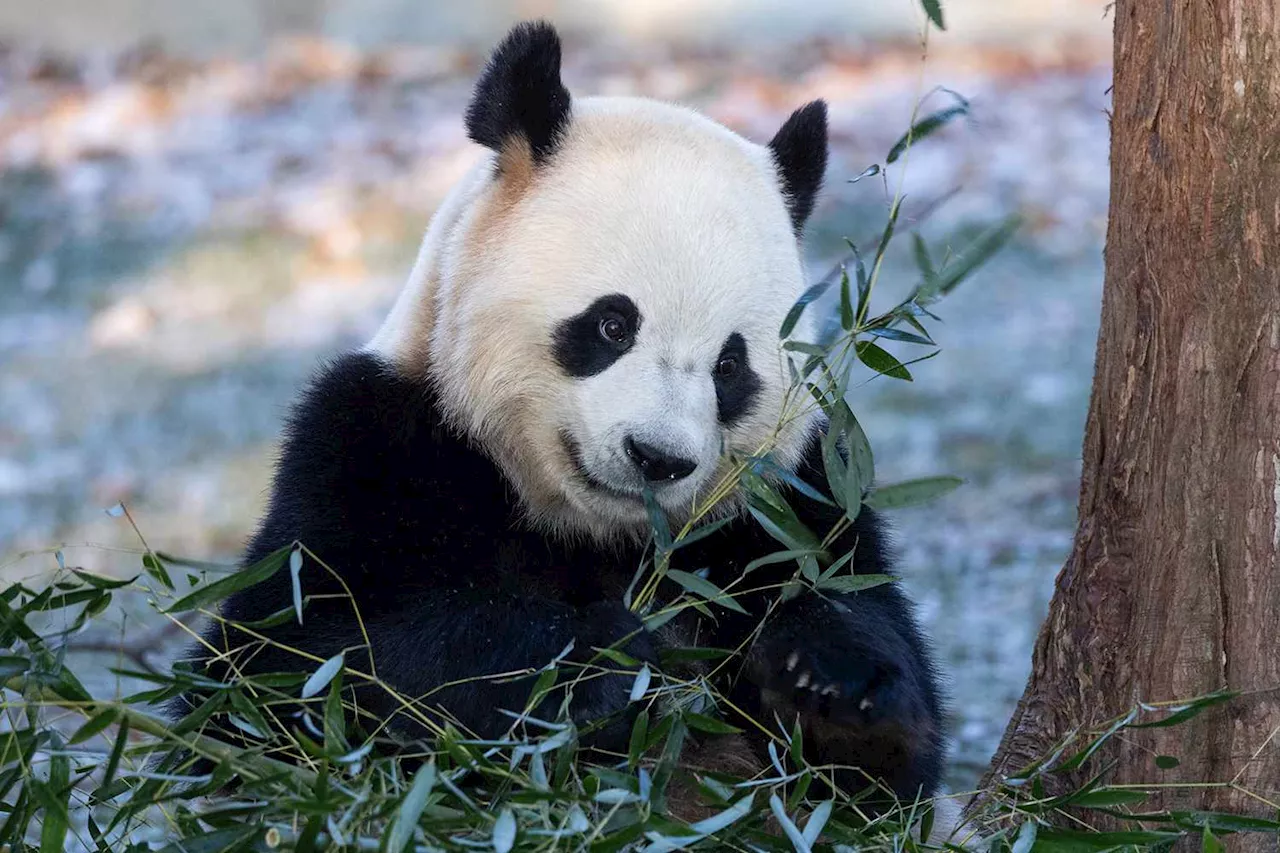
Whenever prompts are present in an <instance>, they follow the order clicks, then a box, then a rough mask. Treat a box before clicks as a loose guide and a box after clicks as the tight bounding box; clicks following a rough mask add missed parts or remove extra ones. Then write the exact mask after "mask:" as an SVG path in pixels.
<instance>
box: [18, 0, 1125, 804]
mask: <svg viewBox="0 0 1280 853" xmlns="http://www.w3.org/2000/svg"><path fill="white" fill-rule="evenodd" d="M944 11H945V14H946V18H947V22H948V31H947V32H946V33H938V32H937V31H933V32H931V33H930V34H929V35H928V44H927V50H926V48H925V46H924V44H923V41H922V39H923V35H922V34H923V23H924V16H923V14H922V12H921V10H920V8H919V5H918V3H917V0H809V2H806V3H803V4H802V3H795V2H790V0H774V1H771V0H678V2H677V0H649V2H644V0H630V2H625V0H563V2H560V1H559V0H508V1H507V2H499V0H472V2H468V3H452V2H442V0H183V2H175V0H39V2H36V0H15V2H6V3H2V4H0V582H3V583H8V582H12V581H14V580H19V579H28V580H34V581H36V582H39V579H40V578H44V579H47V578H48V577H49V576H50V574H51V573H52V572H53V571H54V570H56V568H57V565H58V564H57V561H56V559H55V553H54V552H55V550H56V549H58V548H61V549H62V551H63V553H64V554H65V559H66V562H67V563H69V564H71V565H78V566H84V567H86V568H89V569H91V570H93V571H99V572H107V573H111V574H115V575H132V574H134V573H136V572H137V570H138V554H139V553H140V547H141V546H140V542H139V538H138V535H137V534H136V533H135V532H134V530H133V529H132V527H131V525H130V524H129V519H127V518H122V517H112V516H110V515H108V514H107V513H104V511H103V510H104V508H107V507H110V506H112V505H114V504H116V503H117V502H120V501H123V502H124V503H125V504H126V505H127V506H128V508H129V511H130V514H131V517H132V519H133V520H134V521H136V523H137V525H138V527H139V529H140V530H141V532H142V534H143V535H144V536H145V537H146V538H147V541H148V542H149V543H150V545H151V546H152V547H154V548H157V549H161V550H165V551H168V552H170V553H176V554H181V555H184V556H188V557H193V558H198V559H212V560H233V559H234V558H235V556H236V554H237V552H238V550H239V548H240V546H241V543H242V542H243V540H244V538H245V537H246V536H247V534H248V533H249V532H250V530H251V528H252V525H253V522H254V519H255V517H256V516H257V514H258V513H259V511H260V509H261V507H262V503H263V498H264V489H265V487H266V484H267V478H268V475H269V472H270V463H271V459H272V454H273V451H274V447H275V441H276V436H277V430H278V428H279V423H280V417H281V415H282V413H283V411H284V408H285V406H286V405H287V404H288V402H289V400H290V398H291V396H292V395H293V393H294V391H295V390H296V388H297V386H298V385H299V383H300V382H302V381H303V380H304V379H305V377H306V376H307V374H308V373H309V372H310V371H311V370H312V368H313V367H314V365H315V363H316V361H317V359H319V358H321V357H323V356H325V355H328V354H331V353H335V352H337V351H338V350H340V349H342V348H344V347H348V346H351V345H353V344H358V343H361V342H362V341H363V340H364V339H365V338H366V337H367V336H368V335H369V334H370V333H371V332H372V330H373V329H374V328H375V327H376V326H377V324H378V323H379V321H380V320H381V318H382V315H383V313H384V312H385V311H386V310H387V308H388V306H389V305H390V302H391V301H392V299H393V298H394V296H395V294H396V292H397V289H398V287H399V286H400V284H401V282H402V281H403V279H404V277H405V276H406V275H407V272H408V269H409V266H410V263H411V261H412V258H413V255H414V252H415V250H416V248H417V241H418V238H419V236H420V234H421V232H422V230H423V229H424V228H425V226H426V223H427V220H428V217H429V216H430V214H431V212H432V211H433V209H434V207H435V206H436V204H437V203H438V202H439V201H440V199H441V198H442V196H443V195H444V193H445V192H446V191H447V190H448V188H449V187H450V185H451V183H452V182H453V181H454V180H455V179H456V178H457V177H458V176H460V175H461V173H462V172H463V171H464V170H465V169H466V167H467V166H468V165H469V164H470V163H471V162H472V161H473V159H474V158H475V157H476V156H477V154H478V149H477V148H476V147H475V146H473V145H471V144H470V143H468V141H467V140H466V138H465V134H464V131H463V127H462V120H461V113H462V109H463V107H464V105H465V103H466V101H467V98H468V95H469V92H470V87H471V85H472V83H473V81H474V78H475V75H476V73H477V71H478V69H479V67H480V65H481V63H482V62H483V59H484V55H485V52H486V50H487V49H488V48H489V47H491V46H492V44H493V43H494V41H495V40H496V39H498V38H499V37H500V36H501V35H502V33H503V32H504V31H505V30H506V29H507V27H509V26H510V25H511V24H512V23H513V22H515V21H517V20H520V19H523V18H527V17H533V16H547V17H550V18H552V19H553V20H554V21H555V22H556V23H557V24H558V25H559V26H560V27H561V30H562V33H563V34H564V35H565V36H566V49H565V70H564V76H565V78H566V82H567V83H568V85H569V87H570V89H571V90H572V91H574V92H575V93H578V94H586V93H610V94H623V93H625V94H640V95H648V96H653V97H659V98H665V99H671V100H679V101H683V102H686V103H689V104H692V105H694V106H696V107H698V108H700V109H702V110H704V111H705V112H707V113H708V114H710V115H711V116H713V117H714V118H716V119H718V120H720V121H722V122H724V123H726V124H728V125H729V126H730V127H733V128H734V129H736V130H738V131H740V132H742V133H744V134H746V135H748V136H750V137H752V138H755V139H757V140H759V141H762V142H763V141H766V140H767V139H768V138H769V137H770V136H771V135H772V134H773V132H774V131H775V130H776V129H777V128H778V127H779V126H780V125H781V123H782V121H783V120H784V119H785V117H786V116H787V115H788V114H789V113H790V111H791V110H792V109H794V108H795V107H796V106H798V105H800V104H801V103H803V102H805V101H807V100H810V99H812V98H817V97H822V98H826V99H827V101H828V102H829V103H830V107H831V122H832V160H831V167H830V171H829V173H828V181H827V191H826V193H825V198H824V201H823V203H822V205H821V207H820V208H819V210H818V212H817V214H816V216H815V218H814V220H813V221H812V225H811V228H810V235H809V238H808V241H807V248H808V253H809V259H810V262H811V264H812V270H813V274H814V278H815V279H816V278H817V277H818V276H820V275H821V274H823V273H824V272H825V271H826V270H827V268H829V266H830V264H831V262H832V261H833V259H836V258H838V257H839V255H840V254H841V249H842V247H843V243H842V239H843V238H844V237H849V238H851V239H853V240H854V241H856V242H857V243H858V244H859V245H860V246H862V247H867V248H874V244H875V240H876V236H877V235H878V233H879V231H880V229H881V228H882V227H883V223H884V218H885V215H886V212H887V207H888V200H889V199H890V198H891V197H892V193H893V192H894V190H895V189H896V188H897V186H898V181H899V180H902V181H903V186H904V188H905V191H906V193H907V200H906V203H905V205H904V208H903V210H904V214H903V220H904V222H905V223H907V224H909V225H911V226H912V227H915V228H918V229H919V231H920V232H921V233H922V234H923V235H924V236H925V237H926V239H927V240H928V241H929V243H930V245H931V246H932V247H933V249H934V254H935V256H941V255H942V254H943V253H944V252H945V249H946V247H947V246H948V245H956V246H958V245H961V244H962V243H963V242H964V239H965V235H972V234H973V233H976V232H977V231H978V230H980V229H982V228H984V227H988V226H990V225H993V224H994V223H995V222H997V221H998V220H1000V219H1001V218H1002V217H1004V216H1006V215H1008V214H1010V213H1020V214H1022V215H1023V216H1024V217H1025V219H1026V223H1027V224H1026V226H1025V227H1024V229H1023V231H1022V232H1021V233H1020V235H1019V237H1018V238H1017V239H1016V240H1015V242H1014V243H1013V245H1012V246H1011V247H1010V248H1009V249H1007V250H1006V251H1005V252H1003V253H1002V254H1000V255H999V256H997V258H996V260H995V261H993V262H992V263H991V265H990V266H988V267H986V268H985V269H983V270H981V271H980V272H979V274H978V275H977V276H976V277H975V278H973V279H972V280H971V281H969V282H967V283H966V284H965V285H964V286H963V287H962V288H961V289H960V290H959V291H957V292H956V293H955V295H954V296H953V297H951V298H949V299H948V300H947V301H946V302H944V303H942V304H941V305H940V306H938V311H939V313H940V315H941V316H942V318H943V320H944V321H945V323H943V324H941V325H939V326H938V327H937V328H936V329H934V330H933V331H934V332H935V336H936V337H937V339H938V341H939V342H940V344H941V345H942V346H943V349H944V351H943V353H942V354H941V356H940V357H938V358H936V359H934V360H931V361H928V362H925V363H922V364H920V365H918V366H916V367H915V368H913V372H914V374H915V377H916V378H915V381H914V382H913V383H909V384H908V383H904V382H900V381H895V380H889V379H883V378H881V379H879V380H877V381H875V382H871V383H868V384H867V385H865V386H863V387H861V388H859V389H858V390H857V392H856V396H855V397H854V401H855V410H856V412H857V414H858V416H859V417H860V418H861V419H862V421H863V423H864V425H865V427H866V429H867V432H868V434H869V435H870V438H871V442H872V445H873V447H874V449H875V453H876V457H877V469H878V475H879V477H880V478H881V479H882V480H886V481H887V480H895V479H901V478H904V477H911V476H922V475H929V474H942V473H949V474H958V475H960V476H962V477H964V478H965V479H966V480H967V485H966V486H965V487H964V488H963V489H962V490H961V491H959V492H957V493H955V494H953V495H952V496H950V497H948V498H946V499H944V500H943V501H941V502H939V503H937V504H935V505H931V506H928V507H924V508H920V509H915V510H910V511H904V512H902V513H900V514H899V515H897V516H896V517H895V518H894V522H895V526H896V529H897V541H898V545H899V548H900V550H901V553H902V556H903V566H902V571H903V573H904V574H905V576H906V578H907V584H908V586H909V588H910V590H911V592H912V593H913V594H914V595H915V597H916V598H917V599H918V600H919V601H920V602H921V608H922V612H923V616H924V618H925V620H926V622H927V623H928V626H929V628H930V630H931V631H932V632H933V633H934V635H935V637H936V641H937V646H938V649H939V653H940V658H941V660H942V662H943V665H944V668H945V670H946V674H947V676H948V678H949V679H950V681H951V684H952V692H953V696H954V726H953V733H954V735H955V749H954V758H955V765H954V769H953V771H952V778H951V782H952V784H953V785H954V786H956V787H957V788H959V789H963V788H964V787H965V786H966V785H970V784H972V782H973V781H974V779H975V778H976V775H977V773H978V772H979V771H980V770H981V768H982V767H983V766H985V763H986V761H987V758H988V757H989V755H990V753H991V752H992V751H993V749H994V747H995V745H996V742H997V740H998V738H999V736H1000V733H1001V732H1002V731H1003V728H1004V724H1005V722H1006V721H1007V719H1008V716H1009V713H1010V711H1011V710H1012V707H1013V704H1014V703H1015V702H1016V700H1017V697H1018V696H1019V695H1020V694H1021V691H1022V686H1023V682H1024V680H1025V678H1026V674H1027V672H1028V669H1029V665H1030V652H1031V647H1032V643H1033V640H1034V637H1035V633H1036V630H1037V629H1038V626H1039V623H1040V620H1041V619H1042V618H1043V615H1044V612H1045V609H1046V605H1047V602H1048V599H1049V596H1050V594H1051V591H1052V584H1053V578H1054V575H1055V573H1056V572H1057V570H1058V568H1059V567H1060V565H1061V563H1062V561H1063V558H1064V557H1065V555H1066V553H1067V550H1068V548H1069V546H1070V541H1071V534H1072V527H1073V523H1074V513H1075V500H1076V492H1077V481H1078V476H1079V474H1078V467H1079V454H1080V443H1081V436H1082V434H1083V424H1084V416H1085V409H1086V404H1087V399H1088V391H1089V384H1090V379H1091V372H1092V360H1093V351H1094V336H1095V332H1096V323H1097V315H1098V311H1099V300H1100V294H1101V284H1102V255H1101V248H1102V237H1103V229H1104V225H1105V217H1106V206H1107V185H1108V167H1107V151H1108V138H1107V129H1108V128H1107V116H1106V112H1105V111H1106V108H1107V106H1108V96H1107V92H1108V86H1109V85H1110V77H1111V72H1110V59H1111V47H1110V28H1111V21H1110V19H1109V16H1108V11H1109V10H1108V9H1107V8H1106V6H1105V2H1104V0H949V2H947V0H944ZM936 86H945V87H947V88H948V89H951V90H954V91H955V92H958V93H959V94H961V95H963V96H964V97H965V98H967V99H969V101H970V102H971V105H972V110H971V114H970V115H969V117H968V118H967V119H965V120H962V121H958V122H955V123H953V124H952V125H950V126H949V127H948V128H947V129H945V130H944V131H943V132H940V133H938V134H936V135H935V136H931V137H929V138H928V139H927V140H925V141H923V142H921V143H920V144H919V145H918V146H917V147H915V148H913V149H912V151H911V152H910V155H909V158H907V162H906V163H905V164H901V163H900V164H899V165H900V166H901V165H905V168H904V169H895V170H894V171H892V172H890V173H889V176H888V181H885V180H884V179H882V178H881V177H876V178H873V179H866V180H862V181H860V182H858V183H856V184H852V183H849V182H848V181H849V179H851V178H853V177H855V176H857V175H858V174H860V173H862V172H863V171H864V169H865V168H866V167H867V166H868V165H870V164H871V163H876V162H883V159H884V155H885V153H886V152H887V151H888V149H889V147H890V146H891V145H892V144H893V143H894V141H895V140H896V139H897V138H898V137H899V136H900V135H901V134H902V133H903V132H904V131H905V129H906V128H907V126H908V125H909V123H910V118H911V115H912V111H913V108H914V107H915V105H916V103H917V101H918V100H919V99H920V98H922V97H924V98H926V100H925V102H924V106H923V108H922V109H924V110H930V109H938V108H943V107H946V106H948V105H950V104H951V103H953V100H952V96H951V95H949V94H947V93H945V92H938V91H935V87H936ZM899 228H900V230H901V229H902V228H903V225H902V224H900V226H899ZM900 243H901V244H902V245H900V246H898V250H897V251H895V252H892V253H891V254H890V257H889V262H888V264H887V266H886V269H885V272H884V276H883V278H882V280H881V284H880V285H878V288H882V289H883V291H884V292H878V299H877V301H878V302H880V304H882V305H887V304H888V300H889V299H890V298H891V297H892V296H893V294H894V293H895V292H902V291H903V290H905V289H906V288H907V287H909V286H910V285H911V284H913V283H914V277H913V265H912V263H911V260H910V253H909V251H908V246H909V243H908V241H905V240H903V241H900ZM113 616H114V617H115V620H114V621H113V622H112V623H111V624H112V625H114V626H115V627H114V628H113V629H111V630H112V631H114V634H113V636H114V638H115V639H114V642H111V637H103V636H100V635H95V634H94V633H93V632H94V631H98V632H101V631H103V630H104V629H103V628H102V626H101V625H99V626H98V627H97V628H91V629H90V633H89V634H88V635H86V636H85V637H82V638H81V640H82V642H80V644H79V651H78V652H77V653H78V654H82V655H85V656H86V661H87V662H89V663H92V662H93V660H94V658H93V657H92V656H94V655H98V656H99V657H103V658H105V660H103V661H102V663H104V664H109V663H111V662H112V661H111V657H110V655H111V654H114V653H113V652H111V651H110V650H111V649H113V648H116V647H118V646H119V637H120V636H121V632H124V635H125V636H130V637H135V638H138V639H137V640H136V641H135V643H134V645H135V651H134V653H135V656H136V657H137V658H138V659H140V660H143V661H147V662H151V663H153V664H155V663H161V662H162V661H163V658H164V655H165V654H166V653H167V651H169V650H171V649H172V648H173V645H174V643H175V642H177V641H178V640H180V637H179V636H178V633H177V632H176V631H175V630H174V629H173V628H171V627H166V625H164V624H161V623H160V621H159V620H158V619H157V617H155V616H154V615H152V613H151V611H150V609H149V608H148V607H147V606H146V603H145V602H144V601H141V600H139V601H137V602H135V603H134V604H133V605H129V604H126V605H125V606H124V609H123V610H122V612H120V613H118V614H113ZM104 650H106V651H105V653H104ZM97 671H98V672H100V673H101V676H100V678H101V681H100V683H97V684H95V682H94V680H93V678H87V679H86V682H87V683H88V684H89V686H90V688H91V689H100V690H101V691H104V692H106V693H110V692H111V691H112V690H113V689H116V688H115V687H113V682H112V681H111V678H112V677H111V676H110V675H109V674H108V673H106V670H105V666H104V667H100V668H98V670H97Z"/></svg>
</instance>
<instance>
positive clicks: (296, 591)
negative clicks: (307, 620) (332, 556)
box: [289, 548, 302, 625]
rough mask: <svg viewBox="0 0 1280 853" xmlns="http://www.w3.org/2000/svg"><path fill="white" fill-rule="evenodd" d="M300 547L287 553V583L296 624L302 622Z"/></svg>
mask: <svg viewBox="0 0 1280 853" xmlns="http://www.w3.org/2000/svg"><path fill="white" fill-rule="evenodd" d="M301 574H302V549H301V548H294V549H293V551H291V552H290V553H289V584H290V586H291V587H292V588H293V612H294V613H296V614H297V616H298V624H299V625H301V624H302V578H301Z"/></svg>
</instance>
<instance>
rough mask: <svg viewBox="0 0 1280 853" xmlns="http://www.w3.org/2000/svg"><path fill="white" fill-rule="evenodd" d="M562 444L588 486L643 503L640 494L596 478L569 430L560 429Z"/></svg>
mask: <svg viewBox="0 0 1280 853" xmlns="http://www.w3.org/2000/svg"><path fill="white" fill-rule="evenodd" d="M560 444H561V445H562V446H563V447H564V452H565V455H566V456H568V457H569V464H570V465H571V466H572V467H573V470H574V473H575V474H577V475H578V479H580V480H581V481H582V482H583V483H584V484H586V486H587V487H588V488H590V489H591V490H593V491H597V492H603V493H604V494H607V495H610V496H612V497H615V498H618V499H619V500H624V501H629V502H631V503H643V498H642V497H641V496H640V495H638V494H634V493H632V492H624V491H623V490H622V489H618V488H615V487H614V486H611V485H609V484H608V483H606V482H603V481H602V480H598V479H596V477H594V476H593V475H592V474H591V471H590V470H589V469H588V468H587V464H586V463H585V462H584V461H583V460H582V447H581V446H580V445H579V444H578V442H577V441H576V440H574V437H573V436H572V435H570V434H569V431H568V430H563V429H562V430H560Z"/></svg>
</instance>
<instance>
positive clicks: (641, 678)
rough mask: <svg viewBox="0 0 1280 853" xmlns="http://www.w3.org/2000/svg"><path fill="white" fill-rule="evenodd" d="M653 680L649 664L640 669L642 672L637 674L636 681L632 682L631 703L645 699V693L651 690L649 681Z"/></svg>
mask: <svg viewBox="0 0 1280 853" xmlns="http://www.w3.org/2000/svg"><path fill="white" fill-rule="evenodd" d="M652 678H653V673H652V672H650V671H649V665H648V664H645V665H644V666H642V667H640V671H639V672H637V673H636V679H635V681H633V682H631V695H630V697H629V699H630V701H632V702H639V701H640V700H641V699H643V698H644V694H645V691H646V690H648V689H649V681H650V679H652Z"/></svg>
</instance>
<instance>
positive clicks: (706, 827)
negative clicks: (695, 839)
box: [689, 791, 756, 837]
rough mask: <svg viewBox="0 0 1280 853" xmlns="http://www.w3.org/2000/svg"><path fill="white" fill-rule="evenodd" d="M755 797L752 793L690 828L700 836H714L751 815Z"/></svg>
mask: <svg viewBox="0 0 1280 853" xmlns="http://www.w3.org/2000/svg"><path fill="white" fill-rule="evenodd" d="M755 797H756V794H755V791H752V792H751V793H749V794H747V795H746V796H745V797H743V798H742V799H740V800H738V801H737V802H736V803H734V804H733V805H732V806H730V807H729V808H727V809H725V810H724V811H722V812H720V813H719V814H714V815H712V816H711V817H707V818H703V819H702V820H700V821H698V822H697V823H691V824H689V828H690V829H691V830H693V831H694V832H696V833H697V834H698V835H699V836H703V837H705V836H708V835H714V834H715V833H717V832H720V831H721V830H722V829H725V828H726V827H729V826H732V825H733V824H734V823H736V822H737V821H739V820H740V819H742V818H744V817H746V816H747V815H749V814H751V807H752V804H753V803H754V802H755Z"/></svg>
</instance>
